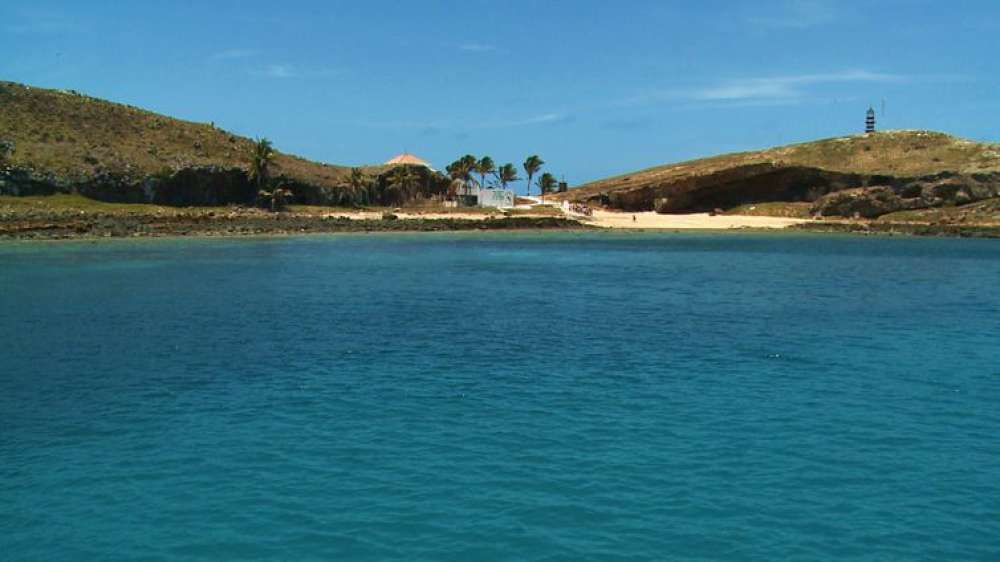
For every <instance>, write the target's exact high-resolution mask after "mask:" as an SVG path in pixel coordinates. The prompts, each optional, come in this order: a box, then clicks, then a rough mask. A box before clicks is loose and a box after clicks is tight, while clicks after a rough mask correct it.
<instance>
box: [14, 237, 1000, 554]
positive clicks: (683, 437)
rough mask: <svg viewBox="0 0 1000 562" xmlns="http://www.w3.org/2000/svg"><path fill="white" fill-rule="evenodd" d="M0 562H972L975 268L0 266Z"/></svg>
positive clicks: (987, 305) (811, 263)
mask: <svg viewBox="0 0 1000 562" xmlns="http://www.w3.org/2000/svg"><path fill="white" fill-rule="evenodd" d="M0 559H3V560H17V561H20V560H25V561H27V560H53V561H55V560H149V561H158V560H275V561H278V560H295V561H311V560H400V561H403V560H407V561H409V560H434V561H438V560H442V561H443V560H456V561H472V560H482V561H490V560H511V561H514V560H529V561H536V560H545V561H555V560H573V561H580V560H733V561H742V560H755V561H759V560H872V561H876V560H878V561H884V560H980V561H995V560H998V559H1000V241H982V240H939V239H888V238H859V237H819V236H796V235H734V234H716V235H691V234H659V235H654V234H609V233H597V234H579V233H573V234H567V233H560V234H458V235H450V234H449V235H434V234H421V235H372V236H353V235H348V236H331V237H312V238H300V239H262V240H222V241H219V240H143V241H135V242H124V241H121V242H102V243H42V244H39V243H20V244H13V243H8V244H4V245H0Z"/></svg>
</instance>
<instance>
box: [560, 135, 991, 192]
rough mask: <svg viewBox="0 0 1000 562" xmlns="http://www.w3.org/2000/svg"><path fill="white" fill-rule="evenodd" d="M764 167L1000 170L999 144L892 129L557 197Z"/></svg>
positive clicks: (673, 167)
mask: <svg viewBox="0 0 1000 562" xmlns="http://www.w3.org/2000/svg"><path fill="white" fill-rule="evenodd" d="M759 164H773V165H775V166H782V167H793V166H800V167H807V168H817V169H821V170H828V171H832V172H844V173H852V174H868V175H882V174H884V175H887V176H895V177H915V176H924V175H931V174H936V173H940V172H943V171H950V172H956V173H965V174H974V173H981V172H998V171H1000V145H996V144H983V143H975V142H971V141H967V140H963V139H959V138H955V137H952V136H949V135H946V134H943V133H935V132H930V131H887V132H881V133H873V134H868V135H856V136H850V137H841V138H833V139H826V140H820V141H816V142H809V143H804V144H796V145H790V146H784V147H778V148H770V149H767V150H760V151H752V152H741V153H736V154H726V155H722V156H715V157H711V158H704V159H699V160H691V161H687V162H681V163H678V164H669V165H665V166H657V167H654V168H649V169H646V170H641V171H637V172H633V173H630V174H624V175H621V176H616V177H612V178H607V179H603V180H599V181H595V182H591V183H588V184H585V185H583V186H580V187H578V188H576V189H573V190H570V191H568V192H566V193H562V194H556V195H555V196H553V198H555V199H568V200H586V199H589V198H592V197H595V196H598V195H601V194H607V193H613V192H616V191H628V190H632V189H640V188H644V187H647V186H651V185H666V184H672V183H677V182H683V181H686V180H688V179H690V178H693V177H699V176H708V175H712V174H716V173H719V172H722V171H725V170H730V169H735V168H740V167H744V166H752V165H759Z"/></svg>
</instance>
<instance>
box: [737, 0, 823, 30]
mask: <svg viewBox="0 0 1000 562" xmlns="http://www.w3.org/2000/svg"><path fill="white" fill-rule="evenodd" d="M754 5H755V6H758V5H760V4H757V3H755V4H754ZM836 19H837V10H836V7H835V5H834V3H833V2H830V1H829V0H787V1H786V2H783V3H779V4H778V5H777V9H774V10H772V11H769V12H764V13H759V14H753V15H751V16H749V17H747V22H748V23H750V24H752V25H756V26H760V27H769V28H785V29H805V28H808V27H815V26H818V25H824V24H828V23H832V22H833V21H835V20H836Z"/></svg>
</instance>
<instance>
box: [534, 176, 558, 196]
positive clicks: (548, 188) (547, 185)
mask: <svg viewBox="0 0 1000 562" xmlns="http://www.w3.org/2000/svg"><path fill="white" fill-rule="evenodd" d="M558 184H559V182H558V181H556V177H555V176H553V175H552V174H550V173H548V172H545V173H544V174H542V175H541V177H539V178H538V190H539V191H541V192H542V201H544V200H545V194H546V193H552V192H553V191H555V190H556V186H557V185H558Z"/></svg>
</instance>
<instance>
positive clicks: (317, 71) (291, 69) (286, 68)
mask: <svg viewBox="0 0 1000 562" xmlns="http://www.w3.org/2000/svg"><path fill="white" fill-rule="evenodd" d="M339 73H340V72H339V71H338V70H337V69H335V68H314V67H303V66H297V65H294V64H287V63H272V64H265V65H264V66H261V67H256V68H253V69H251V70H250V74H252V75H254V76H260V77H262V78H274V79H286V78H321V77H326V76H335V75H337V74H339Z"/></svg>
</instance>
